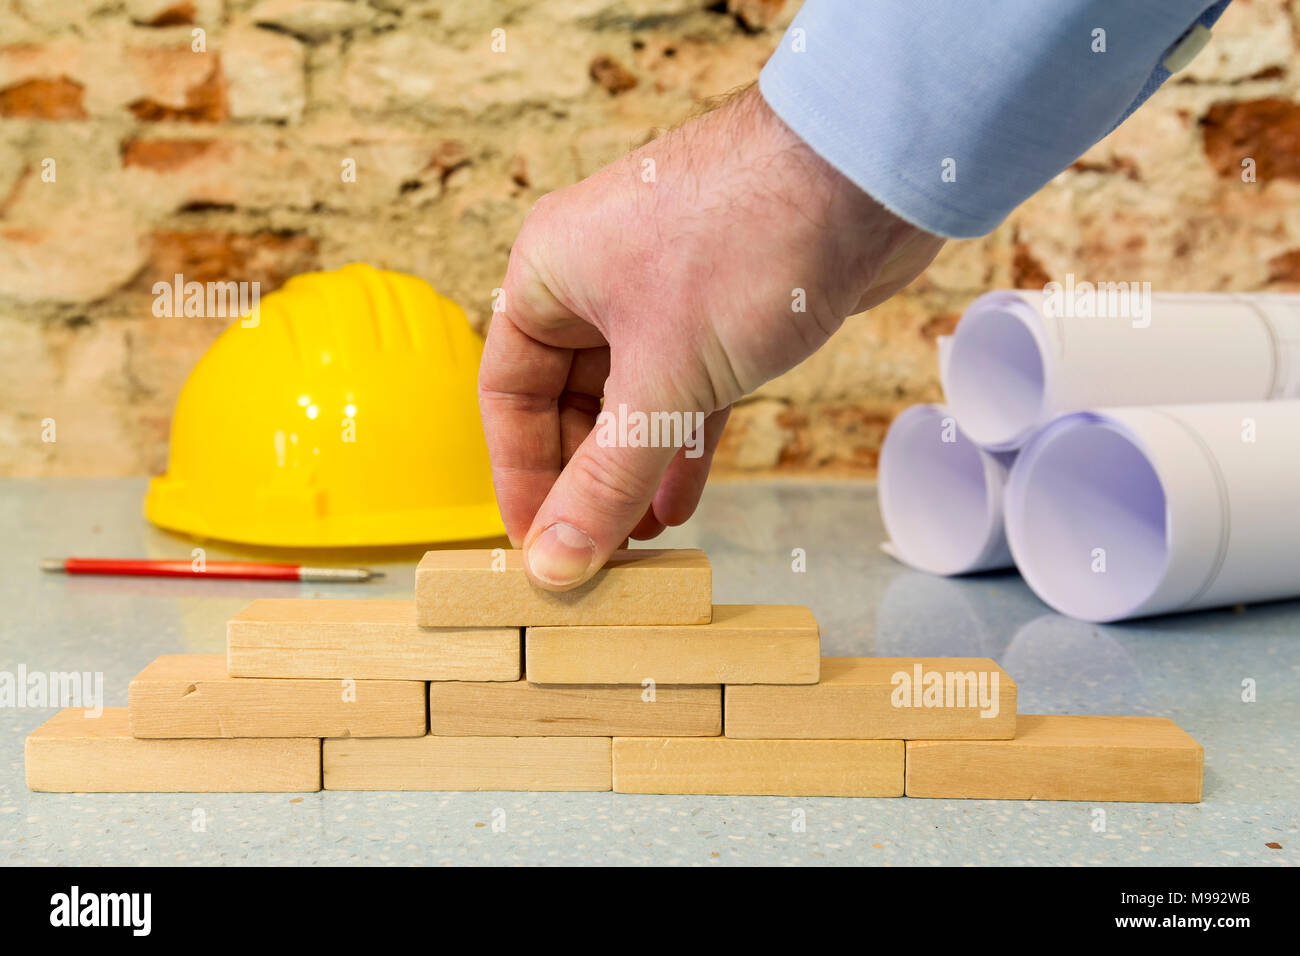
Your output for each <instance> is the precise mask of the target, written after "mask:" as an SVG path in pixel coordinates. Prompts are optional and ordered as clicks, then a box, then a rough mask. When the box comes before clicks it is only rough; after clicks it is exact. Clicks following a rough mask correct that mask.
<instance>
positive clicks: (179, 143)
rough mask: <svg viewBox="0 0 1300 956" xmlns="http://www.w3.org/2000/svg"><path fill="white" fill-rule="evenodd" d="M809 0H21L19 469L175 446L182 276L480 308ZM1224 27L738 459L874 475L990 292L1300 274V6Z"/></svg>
mask: <svg viewBox="0 0 1300 956" xmlns="http://www.w3.org/2000/svg"><path fill="white" fill-rule="evenodd" d="M796 7H797V0H785V2H783V0H729V2H723V3H717V2H709V0H491V2H489V0H476V2H453V0H410V2H401V0H368V2H363V0H256V2H255V0H114V2H109V0H102V2H97V0H6V2H4V3H3V4H0V369H2V370H3V374H2V377H0V474H8V475H83V474H92V475H124V474H139V473H145V472H158V471H161V470H162V469H163V467H164V465H165V462H166V442H167V428H168V421H169V416H170V413H171V408H172V405H173V402H174V400H175V396H176V393H177V391H178V389H179V388H180V385H181V383H182V382H183V381H184V378H185V375H186V372H187V371H188V369H189V368H190V366H191V365H192V364H193V363H194V362H195V361H196V360H197V359H198V357H199V356H200V355H201V354H202V353H203V350H204V349H205V348H206V347H207V345H208V344H209V343H210V342H211V341H212V340H213V338H215V336H216V335H217V334H218V333H219V332H220V330H221V328H222V327H223V325H224V322H223V321H222V320H208V319H194V318H156V317H154V316H153V315H152V313H151V309H150V305H151V302H152V295H151V292H150V289H151V287H152V285H153V283H154V282H155V281H158V280H160V279H167V278H169V277H170V276H172V275H173V274H174V273H175V272H182V273H184V274H185V276H186V278H187V279H197V280H199V281H204V280H208V279H217V278H237V279H244V280H257V281H259V282H261V283H262V288H263V291H267V290H269V289H270V288H273V287H275V286H276V285H278V284H280V283H281V282H283V281H284V280H285V278H286V277H288V276H290V275H292V274H294V273H295V272H299V271H302V270H306V269H313V268H333V267H336V266H339V265H342V264H344V263H347V262H349V261H354V260H365V261H369V262H372V263H374V264H376V265H379V266H383V267H387V268H392V269H399V270H404V271H409V272H413V273H415V274H417V275H420V276H423V277H425V278H427V279H428V280H429V281H431V282H432V283H433V284H434V285H435V286H436V287H437V288H438V289H439V290H440V291H443V292H445V293H446V294H448V295H450V296H452V297H453V298H455V299H456V300H457V301H459V302H460V303H461V304H462V305H464V307H465V308H466V310H467V311H468V312H469V313H470V315H471V316H472V318H473V319H474V321H475V322H476V323H480V324H481V323H482V322H483V321H484V320H485V319H486V317H487V314H488V312H489V310H490V302H491V290H492V289H493V288H494V287H495V286H496V285H497V284H498V282H499V280H500V278H501V275H502V273H503V271H504V267H505V262H506V257H507V253H508V250H509V246H510V242H511V239H512V237H513V235H514V232H515V230H516V229H517V227H518V225H519V223H520V222H521V221H522V219H523V216H524V214H525V212H526V211H527V210H528V208H529V206H530V205H531V203H532V202H533V200H534V199H535V198H536V197H537V196H539V195H541V194H542V193H544V192H546V191H548V190H551V189H555V188H557V187H560V186H563V185H565V184H567V183H570V182H572V181H574V180H575V179H578V178H581V177H582V176H585V175H587V174H588V173H590V172H592V171H593V170H595V169H597V168H598V167H599V166H601V165H603V164H604V163H605V162H607V161H609V160H610V159H612V158H613V157H614V156H616V155H618V154H619V153H621V152H623V151H625V150H627V149H629V148H632V147H634V146H636V145H639V144H640V143H642V142H644V141H646V139H647V138H649V137H651V136H653V135H655V131H656V129H657V128H660V127H663V126H666V125H671V124H673V123H676V122H678V121H680V120H681V119H682V118H684V117H685V116H687V115H689V113H690V112H691V110H692V109H693V108H694V106H695V104H697V103H698V102H699V101H700V100H701V99H703V98H705V97H707V96H710V95H713V94H716V93H720V92H724V91H726V90H729V89H731V88H733V87H735V86H737V85H740V84H742V83H745V82H748V81H749V80H751V79H752V78H753V77H754V76H755V75H756V73H757V71H758V68H759V67H760V65H761V64H762V63H763V61H764V60H765V59H766V57H767V55H768V53H769V52H770V51H771V49H772V47H773V45H774V44H775V43H776V42H777V40H778V39H779V37H780V33H781V30H782V29H783V28H784V26H785V25H786V24H787V23H788V22H789V19H790V17H791V15H792V14H793V12H794V9H795V8H796ZM495 29H502V30H504V31H505V39H506V51H505V52H504V53H494V52H493V51H492V50H491V42H492V31H493V30H495ZM196 30H198V31H201V32H200V33H198V34H196V32H195V31H196ZM1215 34H1216V35H1215V40H1214V41H1213V43H1212V45H1211V47H1210V48H1209V49H1207V50H1206V51H1205V52H1204V53H1202V55H1201V56H1200V58H1199V59H1198V60H1196V61H1195V62H1194V63H1193V64H1192V66H1191V67H1190V68H1188V70H1186V71H1185V72H1184V73H1182V74H1180V75H1179V77H1177V78H1176V82H1173V83H1171V84H1169V85H1167V86H1166V88H1165V89H1164V90H1162V91H1161V92H1160V93H1159V94H1157V96H1156V97H1155V98H1154V99H1153V100H1152V101H1151V102H1150V103H1149V104H1148V105H1147V106H1146V107H1145V108H1144V109H1143V110H1142V111H1141V112H1139V113H1138V114H1137V116H1136V117H1134V119H1132V120H1130V121H1129V122H1128V123H1127V124H1126V125H1125V126H1124V127H1123V128H1121V129H1120V130H1118V131H1117V132H1116V133H1115V134H1114V135H1112V136H1111V137H1109V138H1108V139H1107V140H1106V141H1104V142H1103V143H1101V144H1099V145H1098V146H1097V147H1096V148H1094V149H1093V150H1092V151H1090V152H1089V154H1088V155H1087V156H1085V157H1083V159H1081V160H1080V161H1079V162H1078V163H1077V164H1075V166H1074V167H1073V168H1071V169H1070V170H1068V171H1067V172H1065V173H1063V174H1062V175H1061V176H1059V177H1058V178H1057V179H1056V180H1055V181H1054V182H1052V183H1051V184H1050V185H1049V186H1048V187H1047V188H1045V189H1044V190H1043V191H1042V192H1041V193H1040V194H1038V195H1037V196H1035V197H1034V198H1033V199H1031V200H1030V201H1029V202H1028V203H1026V204H1025V206H1024V207H1023V208H1021V209H1020V210H1019V211H1018V212H1017V213H1016V214H1015V215H1014V216H1013V217H1012V218H1011V219H1010V220H1009V221H1008V222H1007V223H1005V224H1004V225H1003V226H1002V227H1001V228H999V229H998V230H997V231H996V232H995V233H993V234H992V235H990V236H988V237H986V238H984V239H980V240H974V241H969V242H961V243H953V244H951V245H950V246H949V247H948V248H947V250H946V251H945V252H944V253H943V254H942V255H941V256H940V258H939V259H938V260H937V261H936V263H935V264H934V265H933V266H932V267H931V268H930V270H929V271H928V272H927V273H926V274H925V275H924V276H923V277H922V278H921V279H920V280H919V281H918V282H917V283H916V284H915V285H914V286H913V287H912V289H910V290H909V291H908V292H907V293H905V294H904V295H902V296H899V297H898V298H896V299H895V300H894V301H892V302H890V303H888V304H886V305H884V306H882V307H881V308H879V309H877V310H876V311H874V312H873V313H871V314H870V315H865V316H857V317H854V318H851V319H850V320H849V321H848V322H847V323H846V324H845V327H844V328H843V330H841V331H840V332H839V333H838V334H837V335H836V336H835V338H834V339H833V340H832V342H831V344H830V345H829V346H828V347H827V348H826V349H824V350H823V351H822V352H821V353H819V354H818V355H816V356H814V357H813V358H812V359H810V360H809V361H808V362H807V363H805V364H804V365H803V366H801V367H800V368H798V369H796V370H794V371H793V372H791V373H790V374H788V375H786V376H784V377H782V378H781V379H779V380H777V381H775V382H772V383H770V384H769V385H768V386H766V387H765V388H763V389H762V390H761V392H760V393H759V395H758V396H756V397H754V398H752V399H750V400H748V401H746V402H745V403H744V404H743V405H742V406H741V407H739V408H738V409H737V411H736V413H735V414H734V415H733V418H732V424H731V426H730V427H729V434H728V436H727V438H726V439H725V440H724V444H723V447H722V449H721V450H720V453H719V461H718V467H719V469H721V470H724V471H729V472H736V471H743V472H763V471H768V470H771V469H777V470H779V471H783V472H815V473H819V474H832V473H835V474H843V473H851V474H863V475H865V474H870V473H871V472H872V470H873V469H874V465H875V460H876V452H877V449H878V447H879V443H880V439H881V436H882V434H883V432H884V429H885V427H886V426H887V424H888V422H889V420H890V417H891V416H892V415H893V414H894V413H895V412H896V411H897V410H898V409H899V408H900V407H901V406H903V405H905V404H908V403H911V402H915V401H920V400H927V399H932V398H935V397H936V396H937V394H938V390H937V381H936V375H935V368H934V357H933V343H934V338H935V336H936V335H939V334H941V333H943V332H945V331H948V330H949V329H951V327H952V324H953V322H954V321H955V319H956V317H957V315H958V314H959V313H960V311H961V309H962V308H964V306H965V305H966V304H967V303H968V302H969V301H970V300H971V299H972V298H974V297H975V296H976V295H977V294H979V293H980V292H982V291H984V290H986V289H989V288H993V287H998V286H1008V285H1026V286H1034V285H1041V284H1042V283H1043V282H1044V281H1045V279H1047V278H1049V277H1060V276H1063V275H1064V273H1065V272H1067V271H1072V272H1074V273H1075V274H1076V275H1078V276H1080V277H1081V278H1086V277H1093V278H1102V279H1111V280H1121V279H1141V280H1149V281H1151V282H1152V283H1153V284H1154V286H1155V288H1157V289H1225V290H1229V289H1238V290H1246V289H1270V290H1297V289H1300V201H1298V200H1300V96H1298V95H1297V92H1298V90H1297V76H1296V70H1295V62H1296V59H1295V55H1296V54H1295V51H1296V49H1297V36H1298V35H1300V5H1297V4H1293V3H1291V2H1286V0H1236V2H1235V3H1234V4H1233V6H1232V7H1231V8H1230V10H1229V12H1228V14H1227V15H1226V16H1225V17H1224V20H1223V21H1222V23H1221V25H1220V27H1219V28H1218V29H1217V30H1216V31H1215ZM196 46H201V47H202V50H201V51H196V49H195V47H196ZM1245 158H1250V159H1253V160H1254V163H1255V171H1256V176H1255V178H1256V181H1255V182H1243V180H1242V175H1241V174H1242V166H1241V164H1242V160H1243V159H1245ZM346 159H352V160H355V163H356V167H357V176H356V181H355V182H346V183H345V182H343V181H342V176H341V175H340V169H341V164H342V163H343V162H344V160H346ZM51 161H52V164H51ZM51 172H52V173H53V175H52V176H51V175H50V173H51ZM50 179H52V180H53V181H48V180H50ZM46 418H54V419H55V420H56V422H57V428H58V441H57V442H56V443H53V444H50V443H46V442H43V441H42V438H41V434H42V425H41V423H42V421H43V420H44V419H46Z"/></svg>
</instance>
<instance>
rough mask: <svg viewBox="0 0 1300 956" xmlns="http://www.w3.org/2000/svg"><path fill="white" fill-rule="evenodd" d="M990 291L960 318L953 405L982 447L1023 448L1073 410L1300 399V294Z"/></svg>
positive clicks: (946, 381) (952, 357) (948, 394)
mask: <svg viewBox="0 0 1300 956" xmlns="http://www.w3.org/2000/svg"><path fill="white" fill-rule="evenodd" d="M1084 285H1085V284H1082V283H1081V284H1080V285H1079V286H1078V287H1076V286H1075V285H1074V284H1073V282H1071V283H1070V284H1068V285H1067V286H1066V287H1065V288H1063V289H1061V291H1060V294H1059V295H1056V294H1049V293H1046V292H1027V291H1017V292H990V293H988V294H986V295H982V296H980V297H979V298H978V299H976V300H975V302H973V303H972V304H971V306H970V308H968V309H967V310H966V312H965V313H964V314H963V315H962V317H961V320H960V321H959V322H958V323H957V329H956V332H955V333H954V335H953V340H952V343H951V345H950V346H949V347H948V352H949V354H948V356H947V357H946V365H947V367H946V368H945V369H944V370H943V385H944V394H945V398H946V401H947V404H948V407H949V408H951V409H952V412H953V415H954V416H955V417H956V419H957V421H958V422H959V423H960V425H961V427H962V429H963V430H964V431H965V432H966V434H967V435H969V436H970V437H971V439H972V440H974V441H975V442H977V443H978V444H980V445H982V446H984V447H986V448H989V449H992V450H996V451H1009V450H1013V449H1016V448H1019V447H1020V446H1021V445H1023V444H1024V443H1025V442H1026V441H1027V440H1028V439H1029V437H1030V435H1032V434H1033V432H1034V430H1035V429H1036V428H1038V427H1040V426H1041V425H1043V424H1045V423H1046V422H1048V421H1050V420H1051V419H1052V418H1054V417H1055V416H1056V415H1058V414H1060V413H1063V412H1071V411H1078V410H1080V409H1086V408H1097V407H1101V406H1105V407H1119V406H1140V405H1168V404H1177V403H1187V402H1234V401H1260V400H1277V399H1287V398H1300V295H1264V294H1257V295H1232V294H1226V293H1199V294H1186V295H1185V294H1177V293H1160V294H1158V295H1151V294H1150V293H1149V291H1147V292H1146V293H1145V294H1140V293H1138V292H1137V291H1136V290H1137V287H1138V283H1133V284H1132V285H1133V287H1134V289H1135V291H1134V293H1133V294H1131V295H1124V296H1119V295H1110V294H1108V293H1105V292H1097V290H1096V288H1095V287H1092V286H1089V287H1088V289H1089V290H1091V292H1092V295H1091V298H1088V297H1086V296H1085V295H1084V291H1085V290H1084V289H1083V286H1084Z"/></svg>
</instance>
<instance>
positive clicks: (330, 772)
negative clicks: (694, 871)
mask: <svg viewBox="0 0 1300 956" xmlns="http://www.w3.org/2000/svg"><path fill="white" fill-rule="evenodd" d="M322 765H323V767H324V779H325V789H326V790H608V789H609V788H610V738H608V737H432V736H430V737H418V738H415V739H411V738H407V739H379V738H373V737H372V738H367V739H364V740H363V739H357V738H344V739H341V740H337V739H331V740H326V741H325V744H324V753H323V757H322Z"/></svg>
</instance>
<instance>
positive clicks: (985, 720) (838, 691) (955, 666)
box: [725, 657, 1016, 740]
mask: <svg viewBox="0 0 1300 956" xmlns="http://www.w3.org/2000/svg"><path fill="white" fill-rule="evenodd" d="M725 712H726V715H727V731H726V732H727V736H728V737H739V738H765V737H777V738H796V739H815V740H826V739H835V738H848V739H855V740H868V739H872V738H877V739H886V740H898V739H900V738H901V739H904V740H906V739H909V738H925V739H929V740H944V739H951V738H974V739H998V738H1008V737H1013V736H1015V732H1016V684H1015V681H1013V680H1012V679H1011V677H1010V676H1009V675H1008V674H1007V672H1006V671H1004V670H1003V669H1002V668H1001V667H999V666H998V665H997V664H996V663H995V662H994V661H992V660H990V659H989V658H986V657H924V658H917V657H823V658H822V661H821V682H820V683H817V684H806V685H802V686H776V687H772V686H765V687H757V686H743V685H742V686H736V685H729V686H728V687H727V689H726V707H725Z"/></svg>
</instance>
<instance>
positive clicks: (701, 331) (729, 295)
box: [479, 88, 943, 590]
mask: <svg viewBox="0 0 1300 956" xmlns="http://www.w3.org/2000/svg"><path fill="white" fill-rule="evenodd" d="M942 245H943V240H942V239H941V238H939V237H937V236H934V235H931V234H929V233H926V232H922V231H921V230H919V229H917V228H915V227H914V226H911V225H909V224H908V223H906V222H904V221H903V220H901V219H899V218H898V217H896V216H894V215H893V214H891V213H890V212H889V211H887V210H886V209H884V208H883V207H882V206H880V205H879V204H878V203H876V202H875V201H874V200H872V199H871V198H870V197H869V196H868V195H867V194H866V193H864V192H862V191H861V190H860V189H858V188H857V187H856V186H854V185H853V184H852V183H851V182H849V181H848V180H847V179H845V178H844V177H843V176H842V175H841V174H840V173H838V172H837V171H835V170H834V169H833V168H832V167H831V166H830V165H828V164H827V163H826V162H825V161H824V160H822V159H821V158H820V157H819V156H817V155H816V154H815V153H814V152H812V150H811V149H809V148H808V147H807V146H806V145H805V144H804V143H803V141H802V140H800V139H799V138H798V137H797V136H796V135H795V134H794V133H793V132H791V131H790V130H789V129H788V128H787V127H786V126H785V124H783V123H782V122H781V120H780V119H779V118H778V117H777V116H776V114H774V113H773V112H772V111H771V110H770V109H769V108H768V106H767V104H766V102H765V101H764V100H763V98H762V96H761V95H760V94H759V92H758V90H757V89H753V88H751V89H749V90H747V91H746V92H744V93H742V94H741V95H740V96H738V97H737V98H735V99H733V100H732V101H731V102H730V103H728V104H727V105H725V106H723V107H722V108H720V109H717V110H715V111H713V112H711V113H707V114H705V115H704V116H702V117H700V118H698V119H696V120H694V121H692V122H690V123H688V124H687V125H685V126H682V127H680V128H678V129H676V130H673V131H672V132H670V133H667V134H665V135H663V136H661V137H659V138H658V139H656V140H654V141H653V142H651V143H648V144H647V145H645V146H643V147H642V148H641V149H638V150H636V151H635V152H633V153H631V154H629V155H628V156H625V157H624V158H622V159H620V160H618V161H617V162H615V163H613V164H611V165H609V166H607V167H605V168H604V169H602V170H600V171H599V172H597V173H595V174H594V175H592V176H591V177H589V178H587V179H585V180H583V181H582V182H580V183H576V184H575V185H573V186H569V187H568V188H566V189H561V190H558V191H556V192H553V193H550V194H549V195H546V196H543V197H542V198H541V199H540V200H539V201H538V202H537V204H536V205H535V206H534V207H533V209H532V211H531V212H530V213H529V215H528V217H527V219H526V220H525V221H524V224H523V228H522V229H521V230H520V233H519V236H518V238H517V240H516V241H515V245H514V248H513V249H512V250H511V254H510V263H509V267H508V269H507V271H506V278H505V281H504V282H503V284H502V290H503V292H502V297H501V300H500V301H499V303H498V310H497V311H496V312H495V313H494V315H493V318H492V324H491V327H490V328H489V331H488V336H487V346H486V349H485V351H484V353H483V362H482V367H481V369H480V372H479V407H480V410H481V412H482V416H483V428H484V431H485V433H486V435H487V444H488V451H489V453H490V455H491V459H492V477H493V482H494V484H495V487H496V494H497V502H498V504H499V505H500V507H501V513H502V516H503V518H504V519H505V525H506V531H507V533H508V534H509V535H510V540H511V542H512V543H514V545H515V546H516V547H522V548H523V549H524V552H525V557H526V564H527V566H528V569H529V575H530V577H531V578H532V579H533V580H534V581H535V582H536V583H537V584H538V585H540V586H542V587H545V588H549V589H551V590H565V589H567V588H570V587H573V586H576V585H577V584H580V583H581V582H583V581H585V580H586V579H587V578H589V577H590V576H591V575H592V574H594V573H595V572H596V570H597V569H599V568H600V567H601V566H602V565H603V564H604V563H605V561H606V560H607V559H608V558H609V556H610V554H611V552H613V551H614V550H615V549H617V548H619V547H621V546H622V544H623V542H624V541H625V540H626V538H627V537H628V536H629V535H630V536H631V537H634V538H641V539H644V538H652V537H654V536H655V535H657V534H658V533H659V532H660V531H662V530H663V528H664V526H665V525H677V524H681V523H682V522H684V521H686V519H687V518H689V517H690V515H691V513H692V512H693V511H694V510H695V507H696V505H697V504H698V503H699V499H700V495H701V493H702V492H703V490H704V482H705V479H706V478H707V476H708V470H709V465H710V463H711V461H712V458H713V452H714V449H715V448H716V447H717V444H718V438H719V435H720V433H721V431H722V426H723V424H724V423H725V421H726V418H727V414H728V412H729V410H730V407H731V404H732V403H733V402H734V401H736V400H737V399H738V398H740V397H741V396H743V395H745V394H747V393H749V392H751V391H753V390H754V389H755V388H757V387H758V386H759V385H761V384H762V383H763V382H766V381H767V380H768V379H771V378H774V377H775V376H777V375H779V374H781V373H782V372H784V371H786V370H788V369H790V368H792V367H793V366H794V365H796V364H798V363H799V362H800V361H802V360H803V359H804V358H806V357H807V356H809V355H810V354H812V353H813V352H814V351H815V350H816V349H817V348H819V347H820V346H821V345H822V343H824V342H825V341H826V340H827V339H828V338H829V337H830V335H831V333H832V332H834V331H835V330H836V329H837V328H838V327H839V326H840V324H841V323H842V322H843V320H844V318H845V317H846V316H848V315H851V314H853V313H855V312H860V311H862V310H864V309H869V308H871V307H872V306H874V305H877V304H878V303H880V302H882V301H884V300H885V299H887V298H888V297H889V296H891V295H893V294H894V293H895V292H897V291H899V290H900V289H902V288H903V287H904V286H906V285H907V284H908V283H909V282H911V281H912V279H914V278H915V277H916V276H917V275H918V274H919V273H920V272H921V270H922V269H924V268H925V267H926V266H927V265H928V264H929V262H930V260H931V259H933V258H934V256H935V254H936V253H937V252H938V251H939V248H940V247H941V246H942ZM798 290H802V296H803V299H804V306H805V310H804V311H798V310H797V308H796V306H797V305H799V302H798V298H797V297H798V296H799V294H800V293H799V291H798ZM602 396H603V398H604V408H605V409H606V411H607V412H609V413H614V414H617V412H618V410H619V409H620V407H622V408H624V409H626V410H627V411H628V413H629V417H628V418H625V421H627V420H631V421H635V419H633V418H631V417H630V416H631V414H632V413H635V412H638V411H639V412H644V413H647V414H648V413H651V412H666V413H672V412H679V413H685V414H686V415H688V416H689V415H690V413H702V415H703V416H704V417H703V425H702V428H701V429H699V430H697V431H695V432H693V433H691V435H690V447H678V448H673V447H645V446H642V447H616V446H611V444H610V443H609V442H608V441H604V440H602V432H603V434H604V436H605V437H606V438H607V437H609V436H610V435H611V434H613V432H611V431H610V430H607V429H596V428H595V427H594V426H595V425H596V422H597V415H598V414H599V413H600V412H601V408H602V406H601V398H602ZM687 420H688V421H690V420H691V419H689V418H688V419H687Z"/></svg>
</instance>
